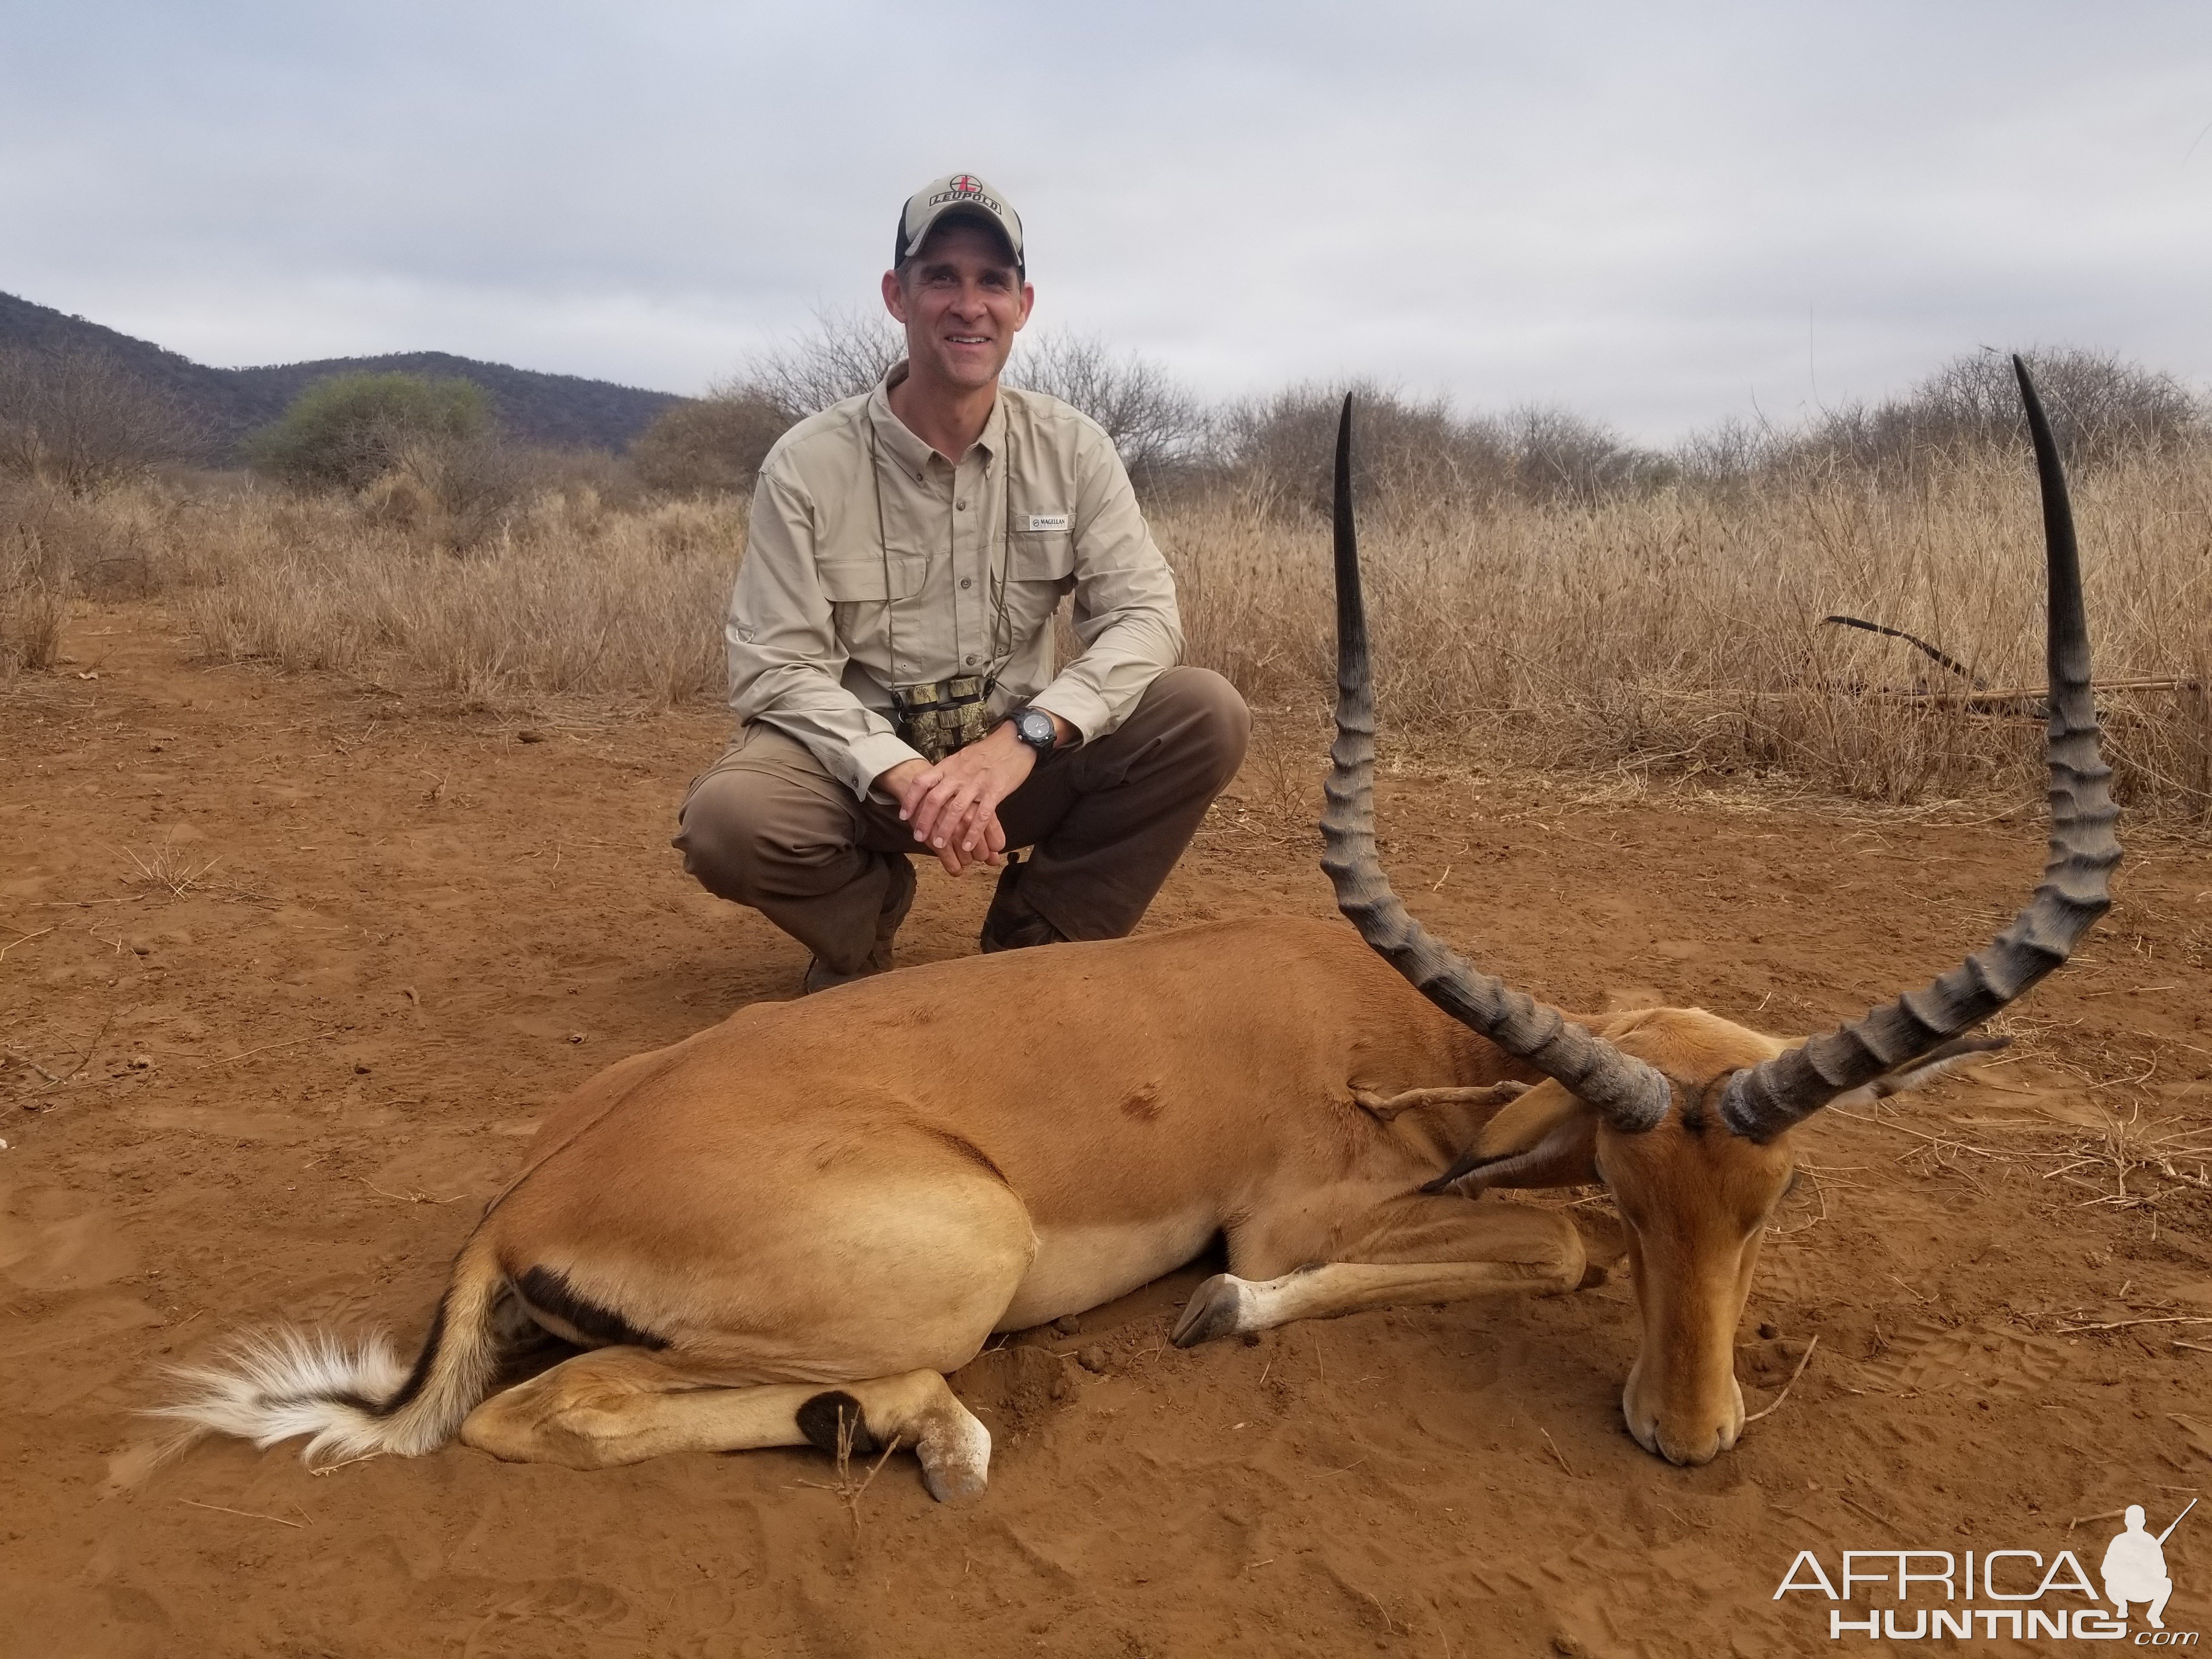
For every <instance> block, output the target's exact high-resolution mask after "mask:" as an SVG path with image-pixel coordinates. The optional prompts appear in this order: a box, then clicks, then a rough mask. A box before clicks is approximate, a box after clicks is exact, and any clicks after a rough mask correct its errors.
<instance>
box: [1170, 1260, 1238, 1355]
mask: <svg viewBox="0 0 2212 1659" xmlns="http://www.w3.org/2000/svg"><path fill="white" fill-rule="evenodd" d="M1251 1296H1252V1287H1251V1286H1250V1285H1248V1284H1246V1283H1245V1282H1244V1281H1243V1279H1239V1278H1237V1276H1236V1274H1234V1273H1216V1274H1214V1276H1213V1277H1212V1278H1211V1279H1207V1280H1206V1283H1205V1284H1203V1285H1200V1286H1199V1287H1198V1289H1197V1290H1196V1291H1193V1292H1192V1293H1191V1298H1190V1303H1189V1305H1188V1306H1187V1307H1185V1308H1184V1309H1183V1310H1182V1318H1181V1319H1178V1320H1177V1321H1176V1328H1175V1332H1174V1334H1172V1335H1171V1336H1170V1337H1169V1338H1168V1340H1169V1341H1170V1342H1172V1343H1174V1344H1175V1345H1176V1346H1177V1347H1178V1348H1194V1347H1196V1346H1198V1345H1199V1344H1200V1343H1201V1342H1212V1341H1215V1340H1218V1339H1219V1338H1222V1337H1225V1336H1234V1335H1236V1334H1237V1333H1238V1332H1239V1331H1240V1330H1242V1329H1243V1328H1244V1327H1243V1320H1244V1310H1245V1308H1246V1306H1247V1304H1249V1302H1250V1300H1251Z"/></svg>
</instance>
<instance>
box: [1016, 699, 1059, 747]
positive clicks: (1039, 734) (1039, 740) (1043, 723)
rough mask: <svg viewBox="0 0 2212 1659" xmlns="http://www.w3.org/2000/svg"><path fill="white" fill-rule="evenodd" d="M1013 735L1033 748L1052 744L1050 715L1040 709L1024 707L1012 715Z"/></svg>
mask: <svg viewBox="0 0 2212 1659" xmlns="http://www.w3.org/2000/svg"><path fill="white" fill-rule="evenodd" d="M1014 735H1015V736H1017V737H1018V738H1021V740H1022V741H1023V742H1024V743H1026V744H1029V745H1030V747H1031V748H1035V749H1049V748H1051V747H1052V746H1053V739H1054V732H1053V729H1052V716H1051V715H1049V714H1045V713H1044V712H1043V711H1042V710H1041V709H1036V708H1024V709H1023V710H1022V712H1021V713H1020V714H1017V715H1015V716H1014Z"/></svg>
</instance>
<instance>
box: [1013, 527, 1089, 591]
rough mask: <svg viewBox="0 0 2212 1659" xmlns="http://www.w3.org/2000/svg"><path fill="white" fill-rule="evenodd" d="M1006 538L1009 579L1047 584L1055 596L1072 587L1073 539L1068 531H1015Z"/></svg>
mask: <svg viewBox="0 0 2212 1659" xmlns="http://www.w3.org/2000/svg"><path fill="white" fill-rule="evenodd" d="M1006 539H1007V543H1008V546H1007V549H1006V580H1008V581H1010V582H1017V583H1026V582H1037V583H1050V584H1051V585H1052V588H1053V593H1054V598H1058V597H1059V596H1060V594H1062V593H1065V592H1067V591H1068V590H1069V589H1070V588H1072V587H1073V586H1075V538H1074V537H1073V535H1071V534H1070V533H1069V532H1066V531H1065V530H1040V531H1020V530H1018V531H1016V532H1014V533H1013V534H1012V536H1010V537H1008V538H1006Z"/></svg>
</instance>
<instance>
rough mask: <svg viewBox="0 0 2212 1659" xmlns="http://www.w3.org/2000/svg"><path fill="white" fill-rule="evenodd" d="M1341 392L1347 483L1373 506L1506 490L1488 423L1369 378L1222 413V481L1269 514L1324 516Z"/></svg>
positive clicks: (1489, 496) (1506, 451)
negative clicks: (1354, 435) (1350, 469)
mask: <svg viewBox="0 0 2212 1659" xmlns="http://www.w3.org/2000/svg"><path fill="white" fill-rule="evenodd" d="M1347 393H1348V394H1350V395H1352V397H1354V398H1357V399H1358V404H1359V419H1360V433H1361V441H1360V444H1359V447H1358V452H1357V453H1356V455H1355V458H1354V468H1355V471H1354V473H1353V481H1354V483H1355V486H1356V487H1357V489H1358V492H1359V495H1360V497H1361V499H1362V500H1363V501H1365V502H1366V503H1367V504H1368V507H1369V508H1370V510H1371V511H1373V512H1375V513H1380V514H1384V515H1389V514H1392V513H1397V512H1399V511H1401V509H1407V508H1411V507H1415V506H1416V505H1428V506H1436V507H1447V508H1450V509H1454V510H1467V509H1471V508H1482V507H1487V506H1489V505H1490V504H1491V503H1492V502H1494V501H1497V500H1498V499H1499V498H1500V497H1502V496H1503V495H1505V494H1506V493H1507V492H1508V491H1510V489H1512V487H1513V480H1514V477H1515V460H1514V455H1513V451H1512V447H1511V446H1510V444H1509V443H1508V442H1507V441H1506V440H1505V438H1504V435H1503V433H1501V432H1500V431H1499V430H1498V428H1497V427H1496V426H1495V425H1494V424H1492V423H1487V422H1479V421H1462V420H1461V419H1460V418H1459V417H1458V416H1455V415H1454V414H1453V412H1452V410H1451V406H1450V404H1448V403H1446V402H1445V401H1444V400H1443V398H1433V399H1430V400H1427V401H1420V400H1416V399H1413V398H1407V397H1405V396H1404V395H1402V394H1401V393H1399V392H1394V391H1391V390H1389V389H1388V388H1386V387H1382V386H1376V385H1374V384H1373V383H1372V382H1369V381H1353V382H1351V383H1348V384H1344V385H1336V386H1311V385H1309V386H1293V387H1291V389H1289V390H1288V391H1285V392H1277V393H1276V394H1275V395H1274V396H1273V397H1272V398H1261V399H1255V400H1253V401H1251V402H1248V403H1243V404H1235V405H1232V406H1231V408H1229V409H1228V410H1225V411H1224V412H1223V414H1222V416H1221V417H1220V420H1219V422H1218V448H1217V452H1216V453H1217V456H1218V464H1219V465H1220V466H1221V468H1222V469H1223V471H1224V473H1225V476H1226V477H1227V478H1228V479H1229V480H1230V481H1231V482H1233V483H1235V484H1236V485H1237V486H1238V487H1239V488H1240V489H1242V490H1243V493H1245V494H1246V495H1249V496H1250V497H1251V499H1252V500H1254V501H1256V502H1257V503H1259V504H1260V505H1261V506H1262V507H1265V508H1267V509H1268V510H1271V511H1274V510H1287V511H1291V512H1296V513H1310V514H1323V513H1327V512H1328V501H1329V469H1330V466H1331V465H1332V458H1333V456H1334V453H1335V445H1336V419H1337V411H1338V410H1339V409H1340V407H1341V405H1342V404H1343V402H1344V398H1345V397H1346V394H1347Z"/></svg>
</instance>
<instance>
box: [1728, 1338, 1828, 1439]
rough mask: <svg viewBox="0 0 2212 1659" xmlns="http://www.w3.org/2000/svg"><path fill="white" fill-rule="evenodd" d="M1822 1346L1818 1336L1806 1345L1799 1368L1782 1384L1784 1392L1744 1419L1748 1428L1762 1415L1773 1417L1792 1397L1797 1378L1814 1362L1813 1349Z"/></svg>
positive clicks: (1798, 1360)
mask: <svg viewBox="0 0 2212 1659" xmlns="http://www.w3.org/2000/svg"><path fill="white" fill-rule="evenodd" d="M1819 1346H1820V1338H1819V1337H1817V1336H1816V1337H1814V1339H1813V1340H1811V1341H1810V1342H1808V1343H1807V1344H1806V1345H1805V1352H1802V1353H1801V1354H1799V1355H1798V1356H1797V1369H1796V1370H1794V1371H1792V1372H1790V1380H1789V1381H1788V1382H1787V1383H1784V1384H1783V1385H1782V1392H1781V1393H1779V1394H1778V1395H1775V1396H1774V1398H1773V1399H1771V1400H1770V1401H1767V1402H1766V1403H1765V1405H1764V1406H1761V1407H1759V1409H1758V1410H1757V1411H1755V1412H1753V1413H1752V1414H1751V1415H1750V1416H1748V1417H1747V1418H1745V1419H1743V1421H1744V1426H1745V1427H1746V1428H1748V1427H1750V1426H1751V1425H1753V1423H1756V1422H1758V1421H1759V1419H1760V1418H1762V1417H1771V1415H1773V1414H1774V1413H1776V1412H1777V1411H1779V1410H1780V1409H1781V1408H1782V1402H1783V1401H1785V1400H1787V1399H1789V1398H1790V1389H1794V1388H1796V1386H1797V1379H1798V1378H1799V1377H1801V1376H1804V1375H1805V1367H1806V1366H1807V1365H1808V1364H1811V1363H1812V1360H1813V1350H1814V1349H1815V1348H1817V1347H1819Z"/></svg>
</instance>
